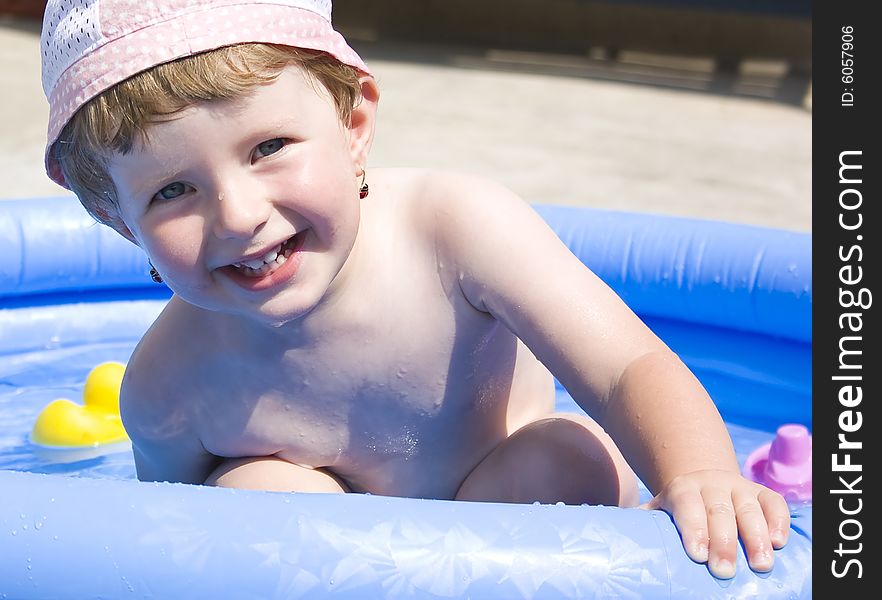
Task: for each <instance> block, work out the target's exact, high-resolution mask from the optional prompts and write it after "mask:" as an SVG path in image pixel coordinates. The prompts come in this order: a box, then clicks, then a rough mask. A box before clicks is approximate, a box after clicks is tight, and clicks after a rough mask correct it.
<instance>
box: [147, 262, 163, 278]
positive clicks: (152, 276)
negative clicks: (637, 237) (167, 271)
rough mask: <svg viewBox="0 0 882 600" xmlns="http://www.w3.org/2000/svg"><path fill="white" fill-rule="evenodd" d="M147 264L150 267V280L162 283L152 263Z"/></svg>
mask: <svg viewBox="0 0 882 600" xmlns="http://www.w3.org/2000/svg"><path fill="white" fill-rule="evenodd" d="M147 264H149V265H150V279H152V280H153V281H154V283H162V275H160V274H159V271H157V270H156V267H154V266H153V263H152V262H150V260H148V261H147Z"/></svg>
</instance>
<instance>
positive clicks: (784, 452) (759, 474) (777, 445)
mask: <svg viewBox="0 0 882 600" xmlns="http://www.w3.org/2000/svg"><path fill="white" fill-rule="evenodd" d="M742 473H743V474H744V476H745V477H747V478H749V479H752V480H753V481H756V482H757V483H761V484H763V485H765V486H768V487H770V488H772V489H773V490H775V491H776V492H778V493H779V494H781V495H782V496H784V498H785V499H786V500H787V501H788V502H793V501H796V502H807V501H811V499H812V436H811V435H810V434H809V432H808V429H806V428H805V426H803V425H795V424H788V425H782V426H781V427H779V428H778V432H777V433H776V434H775V439H774V440H772V441H771V442H769V443H768V444H764V445H762V446H760V447H759V448H757V449H756V450H754V451H753V452H751V453H750V456H748V457H747V460H746V461H745V462H744V469H742Z"/></svg>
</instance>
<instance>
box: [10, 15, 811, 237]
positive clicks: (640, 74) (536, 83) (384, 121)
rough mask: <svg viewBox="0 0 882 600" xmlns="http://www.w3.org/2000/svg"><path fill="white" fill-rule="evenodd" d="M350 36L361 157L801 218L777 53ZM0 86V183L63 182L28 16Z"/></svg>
mask: <svg viewBox="0 0 882 600" xmlns="http://www.w3.org/2000/svg"><path fill="white" fill-rule="evenodd" d="M351 42H352V43H353V45H354V46H355V47H356V48H357V49H358V50H359V51H360V52H361V53H362V54H363V56H364V58H365V60H366V61H367V62H368V64H369V65H370V66H371V68H372V69H374V71H375V75H376V76H377V79H378V82H379V85H380V89H381V94H382V97H381V102H380V107H381V108H380V117H379V122H378V128H377V136H376V140H375V142H374V149H373V153H372V156H371V159H370V163H369V165H368V167H369V168H370V167H371V166H374V167H377V166H408V165H412V166H434V167H442V168H449V169H458V170H465V171H469V172H473V173H480V174H483V175H486V176H489V177H492V178H494V179H496V180H498V181H500V182H502V183H504V184H505V185H507V186H509V187H510V188H512V189H513V190H515V191H516V192H517V193H519V194H520V195H521V196H523V197H524V198H526V199H527V200H529V201H531V202H544V203H556V204H568V205H585V206H595V207H600V208H612V209H619V210H629V211H642V212H653V213H663V214H674V215H684V216H693V217H699V218H709V219H720V220H725V221H731V222H739V223H750V224H756V225H764V226H771V227H781V228H785V229H792V230H799V231H810V230H811V226H812V215H811V113H810V112H809V111H808V110H806V109H805V108H803V107H802V106H800V105H798V104H797V103H788V102H782V101H780V100H777V99H774V98H775V91H774V85H784V82H785V79H786V77H784V75H783V74H782V73H783V72H782V71H781V67H780V65H775V64H773V63H768V64H766V63H762V62H760V63H757V64H755V65H753V66H752V67H749V68H746V69H742V71H741V73H740V74H735V75H734V76H732V78H730V79H725V78H722V80H721V77H720V76H719V75H718V74H715V73H714V70H713V65H708V64H707V63H706V62H702V61H701V60H700V59H676V58H671V57H652V56H646V55H638V54H627V53H622V54H620V55H618V56H617V57H616V59H615V60H610V59H607V58H605V57H603V56H602V55H594V56H585V57H572V56H558V55H552V54H536V53H523V52H507V51H502V50H498V51H497V50H489V49H485V50H475V49H464V48H454V47H430V46H406V45H401V44H393V43H386V42H376V41H369V40H364V39H358V36H357V35H353V36H352V38H351ZM751 69H752V70H751ZM0 86H2V87H0V89H3V90H4V93H3V96H2V97H0V107H2V112H3V114H4V116H5V118H3V119H2V120H0V183H2V185H0V199H2V198H17V197H35V196H44V195H57V194H61V193H65V191H64V190H62V189H61V188H59V187H57V186H55V185H54V184H53V183H52V182H50V181H49V180H48V179H47V178H46V176H45V174H44V173H43V170H42V153H43V144H44V141H45V123H46V115H47V112H48V108H47V104H46V101H45V99H44V98H43V94H42V90H41V87H40V65H39V34H38V25H37V24H36V23H33V22H26V21H21V20H12V19H5V20H0ZM769 90H772V91H769ZM763 96H766V98H764V97H763ZM768 98H771V99H768Z"/></svg>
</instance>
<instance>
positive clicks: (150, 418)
mask: <svg viewBox="0 0 882 600" xmlns="http://www.w3.org/2000/svg"><path fill="white" fill-rule="evenodd" d="M137 379H138V377H137V374H136V373H135V369H134V368H133V367H132V363H131V362H130V363H129V368H128V369H127V370H126V377H125V379H124V381H123V386H122V390H121V392H120V414H121V416H122V419H123V425H124V426H125V428H126V433H127V434H128V435H129V438H131V440H132V453H133V454H134V456H135V471H136V473H137V476H138V479H139V480H141V481H170V482H176V483H195V484H201V483H204V482H205V480H206V478H207V477H208V476H209V475H210V474H211V472H212V471H213V470H214V468H215V467H217V465H218V464H219V462H220V459H219V458H218V457H217V456H215V455H213V454H210V453H209V452H208V451H206V450H205V448H204V447H203V446H202V442H201V441H200V440H199V438H198V437H197V436H196V434H195V433H194V432H193V431H192V429H190V428H189V427H187V425H186V423H185V422H184V419H183V418H181V417H180V411H175V410H174V407H173V406H172V401H173V400H172V399H170V398H154V397H151V395H150V393H149V391H150V390H151V389H153V386H150V387H148V388H147V390H146V391H145V390H143V389H139V383H138V382H137ZM176 414H178V418H176V417H175V415H176Z"/></svg>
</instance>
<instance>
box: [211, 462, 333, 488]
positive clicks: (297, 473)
mask: <svg viewBox="0 0 882 600" xmlns="http://www.w3.org/2000/svg"><path fill="white" fill-rule="evenodd" d="M205 483H206V484H207V485H215V486H218V487H229V488H239V489H245V490H265V491H268V492H316V493H337V492H348V491H349V489H348V488H347V487H346V485H345V484H344V483H343V482H342V481H340V480H339V479H337V478H336V477H334V476H333V475H331V474H330V473H328V472H327V471H323V470H321V469H308V468H306V467H301V466H299V465H295V464H294V463H290V462H288V461H286V460H282V459H281V458H277V457H275V456H263V457H257V458H230V459H227V460H225V461H224V462H222V463H221V465H220V466H219V467H218V468H216V469H215V470H214V471H213V472H212V473H211V475H209V476H208V479H206V480H205Z"/></svg>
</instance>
